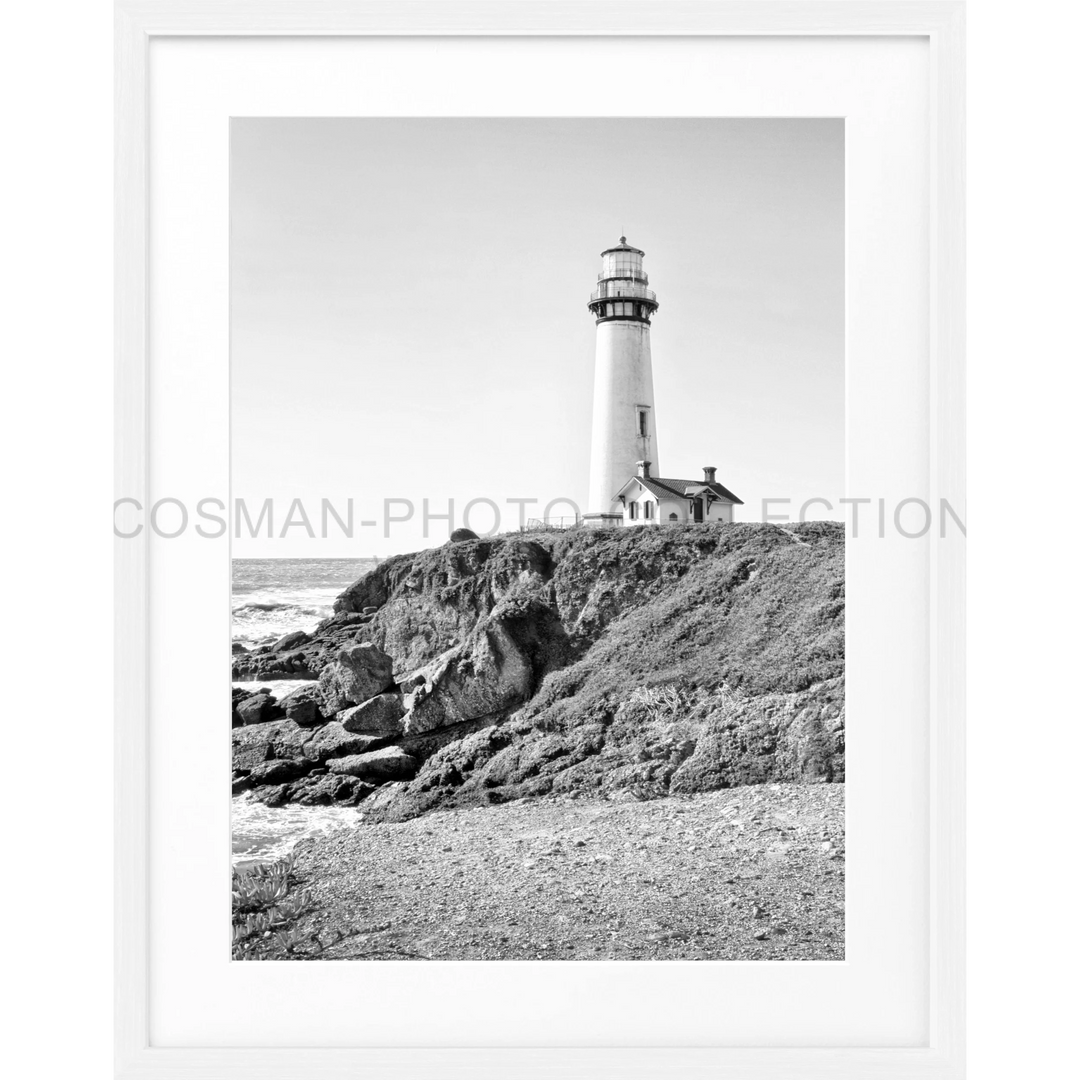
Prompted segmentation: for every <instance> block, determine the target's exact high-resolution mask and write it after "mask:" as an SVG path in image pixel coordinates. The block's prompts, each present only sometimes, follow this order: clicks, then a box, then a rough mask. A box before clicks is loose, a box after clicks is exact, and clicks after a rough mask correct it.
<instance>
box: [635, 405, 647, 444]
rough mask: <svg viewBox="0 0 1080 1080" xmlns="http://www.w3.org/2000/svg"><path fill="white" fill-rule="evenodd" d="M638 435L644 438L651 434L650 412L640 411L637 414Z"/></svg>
mask: <svg viewBox="0 0 1080 1080" xmlns="http://www.w3.org/2000/svg"><path fill="white" fill-rule="evenodd" d="M637 426H638V434H639V435H640V436H642V437H643V438H644V437H645V436H647V435H648V434H649V410H648V409H638V414H637Z"/></svg>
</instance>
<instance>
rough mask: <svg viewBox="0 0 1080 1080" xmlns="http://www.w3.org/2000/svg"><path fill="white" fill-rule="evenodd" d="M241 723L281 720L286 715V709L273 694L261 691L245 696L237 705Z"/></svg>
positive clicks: (236, 709)
mask: <svg viewBox="0 0 1080 1080" xmlns="http://www.w3.org/2000/svg"><path fill="white" fill-rule="evenodd" d="M234 709H235V712H236V715H237V716H238V717H239V718H240V723H241V724H245V725H246V724H265V723H268V722H269V721H271V720H279V719H281V717H283V716H284V715H285V712H284V710H283V709H282V708H281V707H280V706H279V705H278V704H277V702H276V701H275V700H274V696H273V695H272V694H268V693H264V692H263V691H259V692H258V693H257V694H252V695H250V696H249V697H246V698H243V699H242V700H241V701H240V702H239V703H238V704H237V705H236V706H235V707H234Z"/></svg>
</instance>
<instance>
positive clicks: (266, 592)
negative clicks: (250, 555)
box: [232, 558, 379, 646]
mask: <svg viewBox="0 0 1080 1080" xmlns="http://www.w3.org/2000/svg"><path fill="white" fill-rule="evenodd" d="M378 564H379V560H378V559H375V558H371V559H233V561H232V636H233V641H239V642H240V643H241V644H243V645H247V646H251V645H253V644H258V643H259V642H263V641H267V640H270V639H273V640H275V641H276V640H277V639H278V638H279V637H282V636H283V635H284V634H288V633H289V632H290V631H293V630H308V631H310V630H314V629H315V626H316V625H317V624H318V622H319V621H320V620H321V619H325V618H326V617H327V616H329V615H332V614H333V610H334V600H335V599H336V598H337V597H338V595H340V593H342V592H343V591H344V590H345V589H346V588H348V587H349V586H350V585H351V584H352V583H353V582H354V581H356V580H357V578H360V577H363V576H364V574H366V573H367V572H368V571H369V570H371V569H373V568H374V567H376V566H378Z"/></svg>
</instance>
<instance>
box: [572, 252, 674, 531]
mask: <svg viewBox="0 0 1080 1080" xmlns="http://www.w3.org/2000/svg"><path fill="white" fill-rule="evenodd" d="M644 257H645V252H644V251H642V250H640V249H639V248H636V247H631V246H630V245H629V244H628V243H627V242H626V237H625V236H620V237H619V242H618V244H616V245H615V247H610V248H608V249H607V250H606V251H604V252H601V255H600V258H601V260H602V265H601V269H600V276H599V278H598V279H597V282H596V290H595V292H593V294H592V296H591V297H590V298H589V310H590V311H591V312H592V314H593V315H594V317H595V318H596V366H595V370H594V375H593V415H592V449H591V454H590V464H589V506H588V512H587V513H586V514H585V515H584V519H583V520H584V523H585V524H586V525H592V526H601V527H603V526H609V525H622V524H623V512H624V511H623V504H622V503H621V502H620V500H619V498H618V494H619V491H620V489H621V488H622V486H623V485H624V484H625V483H626V480H627V478H628V477H631V476H633V475H634V474H635V473H636V472H637V471H638V470H639V463H640V462H644V463H647V464H645V466H644V467H645V469H646V470H648V469H649V468H651V469H652V470H653V472H654V474H655V475H659V474H660V454H659V451H658V449H657V445H656V410H655V408H654V406H653V378H652V348H651V345H650V343H649V323H650V320H651V319H652V316H653V312H655V311H656V309H657V308H658V307H659V306H660V305H659V304H658V303H657V302H656V293H654V292H653V291H652V289H650V288H649V287H648V286H649V275H648V274H646V273H645V270H644V269H643V267H642V260H643V259H644Z"/></svg>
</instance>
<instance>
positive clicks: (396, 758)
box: [327, 746, 420, 781]
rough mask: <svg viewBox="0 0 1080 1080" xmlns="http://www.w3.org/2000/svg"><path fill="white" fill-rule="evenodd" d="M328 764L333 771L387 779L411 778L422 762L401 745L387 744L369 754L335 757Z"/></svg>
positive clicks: (368, 777)
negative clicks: (406, 751)
mask: <svg viewBox="0 0 1080 1080" xmlns="http://www.w3.org/2000/svg"><path fill="white" fill-rule="evenodd" d="M327 764H328V765H329V768H330V772H331V773H336V774H338V775H342V774H344V775H346V776H356V777H360V778H361V779H365V780H374V781H386V780H409V779H411V778H412V777H413V776H415V775H416V770H417V768H418V767H419V764H420V763H419V762H418V761H417V760H416V758H414V757H413V756H412V755H410V754H406V753H405V751H404V750H402V749H401V747H400V746H385V747H383V749H381V750H373V751H371V752H370V753H367V754H353V755H351V756H350V757H343V758H333V759H332V760H330V761H329V762H328V763H327Z"/></svg>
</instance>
